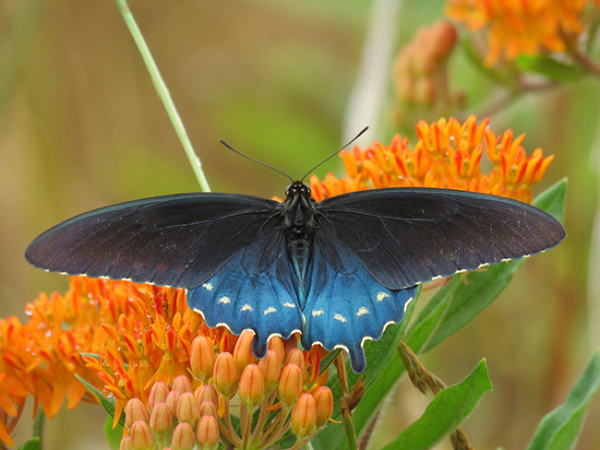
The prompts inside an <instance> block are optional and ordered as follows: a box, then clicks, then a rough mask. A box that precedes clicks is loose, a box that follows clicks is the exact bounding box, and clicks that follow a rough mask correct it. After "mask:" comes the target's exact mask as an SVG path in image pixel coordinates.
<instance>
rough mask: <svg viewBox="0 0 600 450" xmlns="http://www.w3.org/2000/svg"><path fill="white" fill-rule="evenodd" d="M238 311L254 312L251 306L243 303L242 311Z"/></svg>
mask: <svg viewBox="0 0 600 450" xmlns="http://www.w3.org/2000/svg"><path fill="white" fill-rule="evenodd" d="M240 311H254V310H253V309H252V306H250V305H249V304H248V303H244V304H243V305H242V309H240Z"/></svg>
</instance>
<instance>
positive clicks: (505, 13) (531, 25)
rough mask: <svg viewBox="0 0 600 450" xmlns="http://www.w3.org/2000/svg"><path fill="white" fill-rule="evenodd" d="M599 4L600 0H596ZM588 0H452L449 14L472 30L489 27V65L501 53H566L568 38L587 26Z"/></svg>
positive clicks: (510, 56) (512, 55) (513, 55)
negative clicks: (586, 9)
mask: <svg viewBox="0 0 600 450" xmlns="http://www.w3.org/2000/svg"><path fill="white" fill-rule="evenodd" d="M594 3H595V4H596V6H600V1H598V0H594ZM587 4H588V1H587V0H448V1H447V5H446V15H447V16H448V17H450V18H451V19H455V20H457V21H459V22H463V23H465V24H466V26H467V28H468V29H469V31H472V32H475V31H479V30H483V29H485V30H486V31H487V41H488V47H489V53H488V55H487V57H486V59H485V61H484V62H485V64H486V65H488V66H489V65H492V64H494V63H495V62H496V61H498V59H499V58H500V57H503V58H505V59H507V60H509V61H510V60H513V59H514V58H516V57H517V56H518V55H520V54H525V55H535V54H538V53H540V52H541V51H550V52H557V53H564V52H565V51H566V48H567V46H566V45H565V43H566V41H565V39H568V40H569V41H572V42H575V41H576V39H577V37H578V36H581V35H582V33H584V32H585V31H586V30H587V24H586V23H584V19H583V13H584V10H585V8H586V6H587Z"/></svg>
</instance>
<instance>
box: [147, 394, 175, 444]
mask: <svg viewBox="0 0 600 450" xmlns="http://www.w3.org/2000/svg"><path fill="white" fill-rule="evenodd" d="M172 428H173V413H172V412H171V410H170V409H169V407H168V406H167V404H166V403H157V404H156V405H154V408H153V409H152V414H150V429H151V430H152V432H153V433H154V435H155V436H156V438H157V440H158V441H160V442H164V441H165V439H166V438H167V436H168V435H169V433H171V429H172Z"/></svg>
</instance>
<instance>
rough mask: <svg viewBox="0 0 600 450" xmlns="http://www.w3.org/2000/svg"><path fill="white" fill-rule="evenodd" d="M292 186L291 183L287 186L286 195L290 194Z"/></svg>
mask: <svg viewBox="0 0 600 450" xmlns="http://www.w3.org/2000/svg"><path fill="white" fill-rule="evenodd" d="M291 187H292V185H291V184H288V187H286V188H285V195H286V196H287V195H290V188H291Z"/></svg>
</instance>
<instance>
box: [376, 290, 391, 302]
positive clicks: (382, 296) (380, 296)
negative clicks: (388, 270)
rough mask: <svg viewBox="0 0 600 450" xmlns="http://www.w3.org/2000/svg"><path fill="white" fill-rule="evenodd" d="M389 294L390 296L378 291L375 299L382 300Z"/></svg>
mask: <svg viewBox="0 0 600 450" xmlns="http://www.w3.org/2000/svg"><path fill="white" fill-rule="evenodd" d="M389 296H390V294H386V293H385V292H380V293H379V294H377V301H378V302H382V301H384V300H385V299H386V298H388V297H389Z"/></svg>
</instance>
